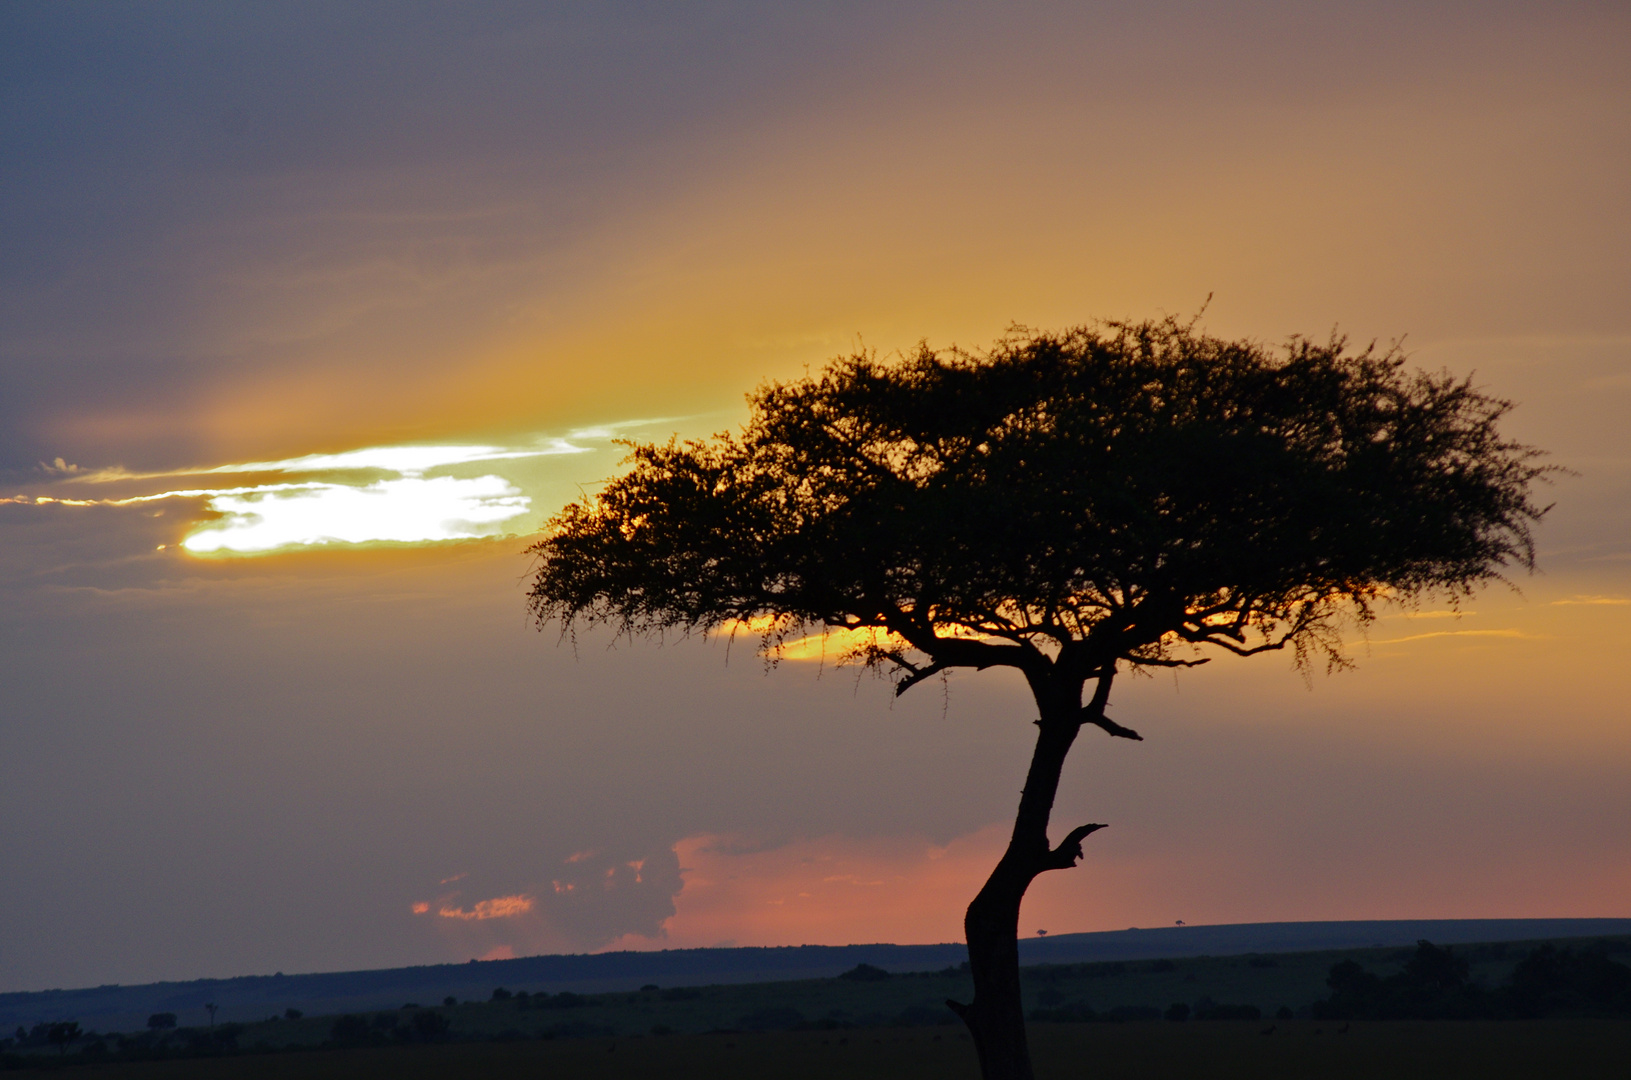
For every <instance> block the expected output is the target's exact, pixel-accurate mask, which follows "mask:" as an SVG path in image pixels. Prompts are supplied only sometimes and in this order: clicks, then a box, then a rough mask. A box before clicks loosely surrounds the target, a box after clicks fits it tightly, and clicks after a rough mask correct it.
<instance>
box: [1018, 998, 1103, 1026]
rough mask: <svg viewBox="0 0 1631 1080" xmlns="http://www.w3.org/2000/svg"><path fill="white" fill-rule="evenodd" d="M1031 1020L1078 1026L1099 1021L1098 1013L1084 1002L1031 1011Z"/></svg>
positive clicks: (1073, 1002)
mask: <svg viewBox="0 0 1631 1080" xmlns="http://www.w3.org/2000/svg"><path fill="white" fill-rule="evenodd" d="M1031 1019H1032V1020H1035V1021H1037V1022H1039V1023H1044V1024H1079V1023H1082V1022H1084V1021H1087V1020H1101V1019H1103V1017H1101V1016H1100V1015H1099V1014H1098V1013H1096V1012H1094V1011H1093V1008H1092V1006H1090V1005H1088V1004H1087V1002H1085V1001H1072V1002H1067V1003H1066V1004H1064V1005H1061V1006H1059V1007H1058V1008H1057V1009H1032V1010H1031Z"/></svg>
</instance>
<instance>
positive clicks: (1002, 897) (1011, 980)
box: [947, 675, 1110, 1080]
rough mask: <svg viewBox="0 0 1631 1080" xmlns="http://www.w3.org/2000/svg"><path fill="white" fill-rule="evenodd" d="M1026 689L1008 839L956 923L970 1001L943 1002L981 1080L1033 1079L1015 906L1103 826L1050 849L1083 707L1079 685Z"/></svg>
mask: <svg viewBox="0 0 1631 1080" xmlns="http://www.w3.org/2000/svg"><path fill="white" fill-rule="evenodd" d="M1109 689H1110V677H1109V676H1108V675H1106V676H1104V677H1102V678H1101V679H1100V680H1099V685H1098V686H1097V687H1096V688H1095V692H1094V694H1093V702H1092V704H1090V705H1089V706H1088V708H1087V710H1086V711H1087V712H1088V713H1092V712H1093V711H1094V710H1095V709H1097V711H1098V713H1099V714H1100V715H1102V714H1103V711H1104V704H1105V701H1106V700H1107V698H1108V695H1109ZM1032 692H1033V693H1034V694H1035V695H1036V698H1037V705H1038V707H1039V708H1040V710H1041V714H1042V715H1041V719H1039V720H1038V721H1037V729H1038V730H1037V739H1036V749H1035V750H1034V751H1032V754H1031V767H1030V771H1029V772H1028V773H1027V774H1026V778H1025V790H1024V792H1022V793H1021V795H1020V799H1019V812H1018V813H1017V814H1016V815H1015V818H1014V831H1013V835H1012V836H1011V837H1010V838H1009V841H1008V849H1007V850H1006V851H1005V852H1003V856H1002V858H1001V859H1000V860H999V861H998V862H997V866H996V869H994V870H993V871H992V872H991V876H990V877H989V878H987V879H986V883H985V886H984V888H982V889H981V890H980V892H979V894H978V895H977V896H975V897H974V901H973V903H971V904H969V906H968V914H967V915H966V916H965V917H964V919H963V931H964V933H965V935H966V936H967V938H968V963H969V972H970V974H972V975H973V977H974V1000H973V1001H972V1002H970V1003H969V1004H967V1005H962V1004H960V1003H957V1002H947V1004H948V1005H950V1006H951V1007H952V1009H953V1010H954V1011H955V1012H956V1013H957V1015H958V1016H960V1017H962V1020H963V1023H965V1024H967V1025H968V1030H969V1034H970V1035H971V1036H972V1037H973V1039H974V1049H975V1052H976V1053H977V1054H978V1055H979V1058H980V1075H981V1076H982V1077H983V1078H984V1080H1032V1073H1031V1053H1030V1048H1029V1046H1028V1044H1027V1043H1026V1039H1025V1013H1024V1003H1023V1001H1022V1000H1021V998H1020V987H1019V907H1020V902H1021V901H1022V900H1023V899H1024V898H1025V890H1026V889H1027V888H1029V887H1030V884H1031V882H1032V881H1033V880H1034V879H1035V878H1036V877H1037V875H1039V874H1041V873H1043V872H1044V871H1047V870H1058V869H1064V868H1066V867H1070V866H1073V865H1075V862H1076V860H1077V859H1078V858H1080V857H1081V850H1082V849H1081V841H1082V838H1083V837H1085V836H1086V835H1087V834H1088V833H1090V832H1093V831H1094V830H1096V829H1100V828H1103V826H1101V825H1083V826H1081V827H1079V828H1077V829H1074V830H1072V831H1071V833H1070V835H1069V836H1067V837H1066V838H1065V840H1064V841H1063V842H1061V843H1060V845H1059V846H1058V847H1057V848H1049V846H1048V818H1049V816H1050V815H1051V814H1052V812H1053V800H1054V795H1055V794H1056V793H1057V792H1058V790H1059V774H1060V771H1061V770H1062V769H1063V768H1064V764H1065V755H1066V754H1068V753H1069V752H1070V747H1071V744H1072V743H1074V742H1075V741H1076V734H1077V732H1078V731H1080V730H1081V726H1082V723H1083V720H1084V710H1083V708H1082V704H1081V688H1080V684H1079V683H1078V684H1076V686H1075V687H1074V688H1067V687H1059V686H1040V685H1037V684H1036V683H1034V682H1033V685H1032Z"/></svg>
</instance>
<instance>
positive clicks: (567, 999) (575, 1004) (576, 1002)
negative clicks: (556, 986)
mask: <svg viewBox="0 0 1631 1080" xmlns="http://www.w3.org/2000/svg"><path fill="white" fill-rule="evenodd" d="M587 1004H589V1000H588V999H587V998H585V997H583V996H582V995H579V994H574V993H573V992H572V991H570V990H562V991H561V992H560V993H558V994H556V995H555V996H553V997H551V996H550V995H548V994H534V995H533V996H532V1005H533V1008H535V1009H577V1008H582V1007H583V1006H585V1005H587Z"/></svg>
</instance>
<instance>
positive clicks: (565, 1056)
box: [22, 1020, 1631, 1080]
mask: <svg viewBox="0 0 1631 1080" xmlns="http://www.w3.org/2000/svg"><path fill="white" fill-rule="evenodd" d="M1344 1026H1345V1025H1342V1024H1332V1023H1329V1022H1326V1023H1319V1022H1315V1021H1306V1020H1298V1021H1280V1022H1277V1023H1275V1022H1253V1023H1245V1022H1217V1021H1214V1022H1205V1023H1189V1024H1172V1023H1126V1024H1038V1025H1034V1026H1033V1027H1032V1034H1031V1038H1032V1045H1033V1052H1034V1056H1035V1059H1036V1066H1037V1075H1038V1077H1039V1080H1066V1078H1075V1077H1082V1078H1084V1080H1085V1078H1089V1077H1091V1078H1093V1080H1145V1078H1168V1077H1171V1078H1191V1077H1193V1078H1201V1080H1212V1078H1216V1080H1232V1078H1236V1077H1239V1078H1242V1080H1244V1078H1248V1077H1249V1078H1252V1080H1282V1078H1283V1080H1326V1078H1329V1080H1350V1078H1351V1080H1374V1078H1377V1077H1382V1078H1385V1080H1413V1078H1416V1077H1421V1078H1424V1080H1425V1078H1432V1080H1463V1078H1464V1080H1502V1078H1506V1077H1511V1078H1514V1080H1517V1078H1523V1080H1530V1078H1537V1077H1544V1078H1560V1080H1575V1078H1579V1080H1596V1078H1603V1080H1610V1078H1612V1080H1624V1078H1625V1077H1626V1076H1628V1075H1631V1021H1625V1020H1534V1021H1505V1022H1497V1021H1489V1022H1485V1021H1473V1022H1465V1023H1458V1022H1449V1021H1440V1022H1430V1021H1395V1022H1374V1023H1358V1022H1356V1023H1353V1024H1351V1025H1346V1027H1347V1028H1348V1030H1347V1031H1346V1032H1343V1031H1341V1029H1342V1028H1343V1027H1344ZM1271 1029H1272V1030H1271ZM1265 1032H1267V1034H1265ZM22 1075H27V1074H26V1073H25V1074H22ZM58 1075H63V1076H65V1077H74V1078H77V1080H145V1078H153V1080H158V1078H170V1077H175V1078H177V1080H225V1078H229V1077H230V1078H232V1080H295V1078H300V1080H330V1078H332V1080H367V1078H372V1077H380V1078H387V1077H389V1078H391V1080H463V1078H471V1080H476V1078H488V1077H492V1078H495V1080H496V1078H508V1077H514V1076H532V1077H544V1078H551V1077H562V1078H569V1077H570V1078H576V1077H595V1078H606V1080H621V1078H624V1077H627V1078H630V1080H634V1078H646V1077H652V1078H656V1077H661V1078H663V1080H730V1078H735V1077H740V1078H743V1080H748V1078H753V1080H762V1078H786V1080H806V1078H808V1080H816V1078H826V1077H835V1078H858V1080H859V1078H866V1080H871V1078H877V1080H919V1078H921V1080H929V1078H935V1080H977V1078H978V1070H977V1069H976V1067H975V1063H974V1051H973V1049H972V1046H971V1045H970V1043H969V1042H968V1040H967V1038H966V1037H964V1036H963V1035H962V1033H961V1032H959V1031H958V1030H957V1029H955V1028H944V1029H939V1030H936V1029H926V1028H917V1029H902V1028H880V1029H855V1030H850V1031H840V1032H816V1031H796V1032H771V1033H766V1034H711V1035H670V1036H646V1037H643V1038H632V1039H630V1038H624V1039H609V1038H591V1039H556V1040H551V1041H527V1042H502V1043H446V1044H441V1045H433V1046H392V1047H379V1048H367V1049H350V1050H309V1051H291V1052H284V1053H272V1054H261V1055H255V1054H245V1055H237V1056H232V1057H224V1058H217V1059H195V1060H188V1061H169V1062H136V1063H127V1064H112V1063H110V1064H106V1065H85V1066H79V1067H73V1068H69V1069H67V1070H65V1071H64V1072H63V1073H61V1074H58Z"/></svg>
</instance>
